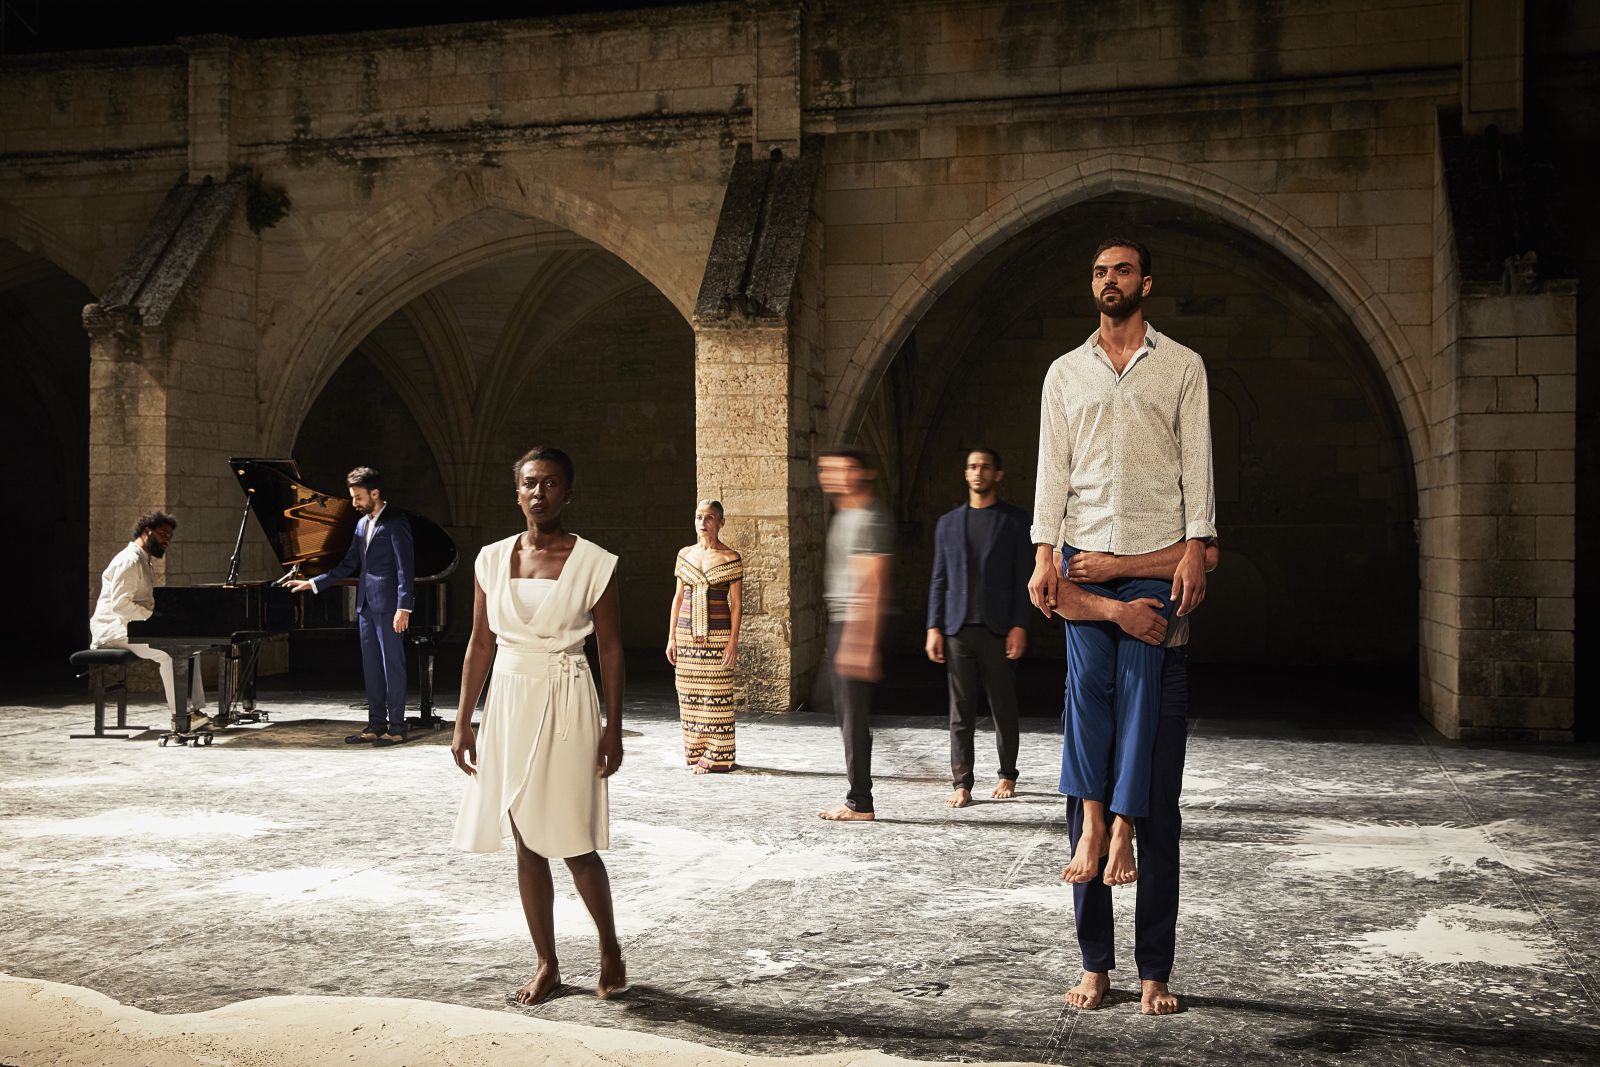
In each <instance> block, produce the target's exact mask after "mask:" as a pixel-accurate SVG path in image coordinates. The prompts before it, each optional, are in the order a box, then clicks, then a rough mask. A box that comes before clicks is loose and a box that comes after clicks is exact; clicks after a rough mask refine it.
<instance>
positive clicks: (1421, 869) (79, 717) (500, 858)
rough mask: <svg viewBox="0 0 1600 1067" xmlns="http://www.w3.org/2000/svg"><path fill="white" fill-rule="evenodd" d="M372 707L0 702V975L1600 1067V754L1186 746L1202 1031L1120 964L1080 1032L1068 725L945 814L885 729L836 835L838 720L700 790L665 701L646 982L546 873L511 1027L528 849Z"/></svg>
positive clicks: (144, 986) (662, 1017) (1302, 1056)
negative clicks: (162, 713)
mask: <svg viewBox="0 0 1600 1067" xmlns="http://www.w3.org/2000/svg"><path fill="white" fill-rule="evenodd" d="M355 697H356V694H354V693H350V692H296V693H290V692H278V693H270V694H269V697H268V699H267V700H265V701H264V703H265V704H267V706H269V707H271V708H272V711H273V719H272V721H271V723H269V724H266V725H263V726H258V727H242V728H236V729H231V730H229V731H227V732H225V733H224V734H222V735H221V736H220V737H219V738H218V740H217V742H216V743H215V744H214V745H213V746H212V747H210V748H202V749H198V750H191V749H180V748H161V747H158V746H157V745H156V744H155V743H154V742H153V741H152V740H150V739H149V737H145V738H143V739H136V740H130V741H69V740H68V739H67V736H66V735H67V733H68V732H69V731H70V730H75V729H78V728H81V726H82V725H83V724H84V723H85V722H86V719H87V714H86V711H85V709H84V708H83V707H82V704H81V699H82V698H81V695H79V694H76V693H73V694H58V695H55V696H51V695H49V694H36V695H33V696H30V697H29V699H28V700H27V702H26V706H24V705H23V704H22V703H20V702H13V701H11V700H9V699H7V700H5V701H4V704H5V705H6V706H0V865H3V867H4V869H5V870H6V871H7V872H8V873H7V876H6V878H5V884H4V888H0V970H3V971H5V972H8V973H10V974H13V975H18V976H23V977H28V978H37V979H44V980H49V981H53V982H62V983H69V984H72V985H78V986H85V987H89V988H90V989H93V990H96V991H98V992H100V993H104V994H106V995H108V996H111V997H113V998H115V999H117V1000H120V1001H123V1002H125V1003H128V1004H131V1005H134V1006H137V1007H139V1008H145V1009H150V1010H154V1011H159V1012H181V1011H200V1010H205V1009H208V1008H213V1007H217V1006H220V1005H224V1004H228V1003H231V1002H235V1001H240V1000H244V999H248V998H254V997H262V996H268V995H276V994H334V995H357V994H361V995H370V996H384V997H412V998H423V999H428V1000H435V1001H442V1002H447V1003H454V1004H460V1005H468V1006H476V1007H487V1008H494V1009H498V1010H503V1011H506V1012H525V1013H528V1014H531V1015H534V1016H536V1017H540V1018H544V1019H550V1020H564V1021H571V1022H575V1023H584V1024H591V1025H595V1026H603V1027H622V1028H628V1029H633V1030H640V1031H646V1032H649V1033H652V1034H657V1035H661V1036H665V1037H673V1038H682V1039H687V1040H692V1041H697V1042H701V1043H704V1044H708V1045H713V1046H717V1047H721V1048H726V1049H730V1050H734V1051H738V1052H744V1053H752V1054H756V1053H761V1054H788V1053H817V1052H829V1051H835V1050H843V1049H850V1048H873V1049H880V1050H884V1051H887V1052H890V1053H893V1054H896V1055H900V1056H905V1057H911V1058H921V1059H929V1060H955V1059H962V1060H1020V1061H1030V1062H1069V1061H1080V1060H1084V1059H1091V1060H1093V1061H1095V1062H1099V1063H1106V1064H1123V1063H1127V1064H1133V1063H1143V1062H1161V1063H1179V1062H1181V1063H1185V1064H1196V1063H1217V1064H1224V1063H1226V1064H1251V1063H1306V1064H1312V1063H1328V1062H1339V1063H1364V1064H1365V1063H1371V1064H1444V1063H1485V1062H1493V1063H1530V1064H1531V1063H1559V1064H1579V1063H1593V1062H1595V1060H1596V1049H1597V1048H1600V1024H1597V1023H1596V1021H1595V1020H1596V1016H1597V1009H1600V1000H1597V983H1596V978H1597V976H1600V936H1597V932H1600V881H1597V875H1600V847H1597V843H1596V830H1595V827H1596V825H1597V816H1600V784H1597V781H1596V775H1595V771H1596V769H1597V764H1600V751H1597V750H1596V749H1595V748H1593V747H1579V748H1572V747H1568V748H1540V749H1535V748H1489V747H1463V746H1459V745H1451V744H1448V743H1445V742H1442V741H1440V740H1439V739H1438V738H1437V737H1436V736H1430V735H1429V734H1427V733H1426V732H1425V730H1424V729H1423V728H1422V727H1421V726H1420V725H1419V724H1417V723H1414V722H1411V721H1408V720H1402V721H1398V722H1394V723H1388V724H1385V723H1381V722H1380V723H1376V724H1371V723H1369V724H1367V725H1363V726H1361V727H1359V728H1350V729H1342V730H1340V729H1319V728H1314V727H1310V726H1306V725H1304V724H1295V723H1294V722H1292V721H1286V720H1282V719H1279V720H1273V719H1264V718H1253V719H1249V720H1231V719H1220V718H1202V719H1199V720H1197V721H1196V722H1195V724H1194V730H1193V737H1192V740H1191V744H1190V756H1189V765H1188V774H1187V778H1186V782H1185V805H1186V810H1185V819H1186V824H1185V826H1186V828H1185V852H1184V879H1185V882H1184V886H1185V901H1184V905H1183V912H1182V917H1181V920H1180V928H1179V937H1180V959H1179V967H1178V970H1177V973H1176V974H1175V976H1174V987H1175V988H1176V989H1178V990H1179V991H1180V992H1181V993H1183V994H1185V995H1186V997H1187V1003H1188V1008H1189V1010H1188V1011H1187V1012H1186V1013H1184V1014H1183V1015H1180V1016H1177V1017H1173V1018H1167V1019H1152V1018H1144V1017H1141V1016H1140V1015H1139V1014H1138V1012H1137V1001H1136V998H1135V997H1134V996H1133V990H1134V989H1135V988H1136V985H1137V983H1136V982H1135V981H1134V976H1133V974H1132V972H1131V970H1130V969H1124V970H1121V971H1119V972H1117V973H1116V974H1115V975H1113V979H1114V982H1115V985H1116V989H1117V992H1116V995H1115V998H1114V1000H1113V1001H1112V1003H1111V1004H1110V1006H1109V1007H1108V1008H1106V1009H1104V1010H1102V1011H1099V1012H1095V1013H1086V1014H1080V1013H1076V1012H1073V1011H1071V1010H1069V1009H1065V1008H1063V1007H1062V1005H1061V999H1060V994H1061V991H1062V990H1063V989H1064V988H1065V987H1066V986H1068V985H1070V984H1071V982H1072V981H1073V980H1075V979H1076V977H1077V962H1076V959H1075V952H1074V945H1073V940H1072V914H1071V894H1070V892H1069V890H1068V889H1067V888H1066V887H1064V886H1063V885H1062V884H1061V883H1060V882H1059V881H1058V880H1057V879H1058V877H1059V874H1060V869H1061V866H1062V863H1063V860H1064V855H1063V850H1064V834H1063V829H1062V825H1061V802H1060V798H1058V797H1057V796H1056V795H1055V791H1054V781H1055V769H1056V767H1057V765H1058V762H1059V758H1060V739H1059V736H1058V735H1057V734H1055V733H1054V732H1053V731H1052V727H1053V726H1054V723H1053V721H1052V720H1050V719H1048V718H1044V719H1033V720H1029V721H1028V724H1027V732H1026V733H1025V735H1024V737H1023V759H1022V772H1023V780H1022V783H1021V795H1020V796H1019V797H1018V798H1017V799H1016V800H1014V801H1009V802H990V801H985V802H982V803H979V804H976V805H974V806H973V807H972V808H969V809H967V810H964V811H959V812H951V811H947V810H946V809H945V808H944V807H943V806H942V803H941V801H942V798H943V796H944V795H945V793H946V790H947V786H946V783H945V780H944V770H945V764H946V760H947V748H946V745H947V741H946V735H945V732H944V730H943V728H942V724H941V723H940V721H939V720H938V719H937V718H936V717H921V718H918V717H906V716H896V717H885V718H884V719H882V720H881V721H880V722H879V723H878V728H877V734H876V736H877V752H876V760H875V761H876V769H877V771H878V779H879V783H880V785H879V794H878V805H879V813H880V821H879V822H878V823H877V824H876V825H865V826H861V825H858V826H830V825H826V824H823V823H821V822H819V821H818V820H817V819H816V818H815V816H814V813H815V811H816V810H817V809H818V808H819V807H821V806H823V805H830V804H832V803H834V802H836V801H837V800H838V799H840V796H841V793H842V788H843V787H842V779H841V773H842V762H843V760H842V753H841V748H840V744H839V738H838V734H837V731H836V730H835V729H834V728H833V727H832V725H831V723H830V722H829V721H828V720H827V719H825V718H823V717H822V716H820V715H815V714H799V715H794V716H788V717H782V718H774V717H752V718H750V719H747V720H745V721H742V722H741V724H740V727H739V755H740V762H741V763H742V764H743V765H744V767H745V771H744V772H743V773H739V774H734V775H729V776H722V777H699V778H696V777H692V776H690V775H688V774H687V773H685V771H684V769H683V767H682V765H681V761H680V756H679V752H680V750H679V740H678V734H677V729H676V722H675V718H674V716H673V712H672V704H671V701H670V694H669V693H668V692H667V691H666V690H665V688H664V687H663V686H661V685H660V684H655V685H648V684H647V685H644V686H639V687H636V688H635V690H634V695H633V696H632V697H631V698H630V700H629V707H628V724H627V725H628V730H629V733H628V736H627V741H626V744H627V755H626V762H625V763H624V766H623V768H622V771H621V772H620V774H619V775H618V776H617V777H616V778H615V779H613V785H612V791H611V812H612V840H613V849H612V851H611V852H610V853H609V854H608V855H607V863H608V864H609V866H610V869H611V875H612V880H613V885H614V888H615V896H616V901H617V911H618V918H619V923H620V927H621V931H622V934H623V937H624V945H625V950H626V952H627V957H628V964H629V974H630V977H631V979H632V981H633V987H632V989H631V991H630V992H629V993H628V994H627V995H626V996H625V997H623V998H622V999H620V1000H617V1001H613V1002H609V1003H602V1002H598V1001H596V1000H595V999H594V998H593V997H592V996H590V995H587V989H588V988H591V987H592V983H593V981H594V978H595V969H596V956H595V949H594V943H593V936H592V928H591V927H590V926H589V923H588V919H587V916H586V915H585V913H584V912H583V910H582V907H581V905H580V904H579V903H578V901H577V899H576V896H575V894H573V892H572V891H571V884H570V881H569V880H567V879H566V877H565V874H564V872H558V874H557V886H558V889H559V890H560V893H561V900H560V901H559V903H558V911H557V926H558V930H559V934H560V951H561V955H562V961H563V962H562V970H563V975H564V977H565V978H566V979H567V981H568V982H569V983H570V990H571V991H570V995H565V996H561V997H559V998H557V999H555V1000H553V1001H551V1002H549V1003H547V1004H545V1005H542V1006H539V1007H537V1008H532V1009H525V1008H520V1007H517V1006H515V1005H513V1004H509V1003H508V1002H507V1000H506V996H507V993H508V991H509V990H511V989H512V988H513V987H515V986H516V985H517V984H518V983H520V982H521V981H522V980H523V979H524V978H525V977H526V975H527V973H528V972H529V969H530V963H531V950H530V947H529V944H528V941H527V935H526V931H525V928H524V926H523V921H522V916H521V913H520V911H519V909H518V906H517V901H516V895H515V888H514V867H513V861H512V856H511V854H510V853H509V852H501V853H499V854H496V855H490V856H473V855H465V854H460V853H456V852H454V851H452V850H451V849H450V847H449V845H448V837H449V828H450V826H451V823H452V820H453V817H454V813H455V808H456V804H457V800H458V798H459V796H460V793H461V789H462V778H461V776H460V774H459V772H458V771H456V770H455V768H454V767H453V765H452V763H451V761H450V757H449V753H448V751H447V742H448V738H447V735H444V734H440V735H436V736H430V737H427V738H425V739H424V740H423V741H422V742H421V743H414V744H412V745H410V746H407V747H404V748H399V749H392V750H387V751H374V750H371V749H367V748H360V749H357V748H349V747H346V746H345V745H343V744H341V743H340V738H341V737H342V736H343V735H344V734H345V733H346V732H348V726H349V724H350V723H352V722H354V721H357V720H358V719H359V717H360V716H359V714H358V713H356V712H353V711H352V710H351V708H350V704H351V702H352V700H354V699H355ZM146 708H147V709H149V705H146ZM1286 710H1288V711H1293V710H1294V709H1286ZM156 718H157V715H156V714H155V712H154V710H153V709H149V710H146V712H145V714H144V715H142V716H138V719H142V720H143V721H154V720H155V719H156ZM136 721H137V720H136ZM979 741H980V745H987V744H988V743H989V741H990V735H988V734H983V735H980V739H979ZM980 753H981V757H980V768H982V767H985V766H992V756H991V755H990V754H989V752H988V751H986V750H985V749H983V748H980ZM980 795H983V794H980ZM1132 897H1133V893H1132V891H1131V890H1129V891H1123V892H1121V893H1119V896H1118V901H1119V910H1120V913H1121V914H1119V921H1120V922H1122V923H1123V926H1124V930H1123V934H1124V938H1123V940H1124V944H1125V945H1127V946H1128V954H1129V956H1130V958H1129V959H1127V960H1125V961H1124V962H1125V963H1131V928H1130V927H1129V925H1128V923H1127V920H1128V919H1130V918H1131V912H1132V907H1131V904H1132Z"/></svg>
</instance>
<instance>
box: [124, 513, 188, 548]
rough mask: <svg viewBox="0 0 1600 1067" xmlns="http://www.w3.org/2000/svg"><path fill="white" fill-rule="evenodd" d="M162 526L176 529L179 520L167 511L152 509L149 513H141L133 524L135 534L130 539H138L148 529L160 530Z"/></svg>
mask: <svg viewBox="0 0 1600 1067" xmlns="http://www.w3.org/2000/svg"><path fill="white" fill-rule="evenodd" d="M162 527H165V528H167V529H169V530H176V529H177V528H178V520H177V519H175V518H173V517H172V516H171V515H168V514H167V513H166V512H165V511H152V512H149V513H148V514H145V515H140V516H139V518H138V520H137V521H136V522H135V523H134V524H133V536H132V537H130V538H128V540H130V541H137V540H139V538H141V537H143V536H144V532H145V531H146V530H159V529H161V528H162Z"/></svg>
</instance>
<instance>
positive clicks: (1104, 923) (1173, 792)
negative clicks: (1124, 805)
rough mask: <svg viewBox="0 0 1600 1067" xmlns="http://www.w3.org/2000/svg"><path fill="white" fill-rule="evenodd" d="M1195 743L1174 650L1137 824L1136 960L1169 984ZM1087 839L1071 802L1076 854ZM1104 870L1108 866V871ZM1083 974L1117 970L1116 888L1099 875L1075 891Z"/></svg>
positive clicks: (1182, 657) (1166, 663)
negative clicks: (1188, 766) (1182, 808)
mask: <svg viewBox="0 0 1600 1067" xmlns="http://www.w3.org/2000/svg"><path fill="white" fill-rule="evenodd" d="M1188 740H1189V650H1188V649H1186V648H1169V649H1166V650H1165V652H1164V655H1163V661H1162V670H1161V705H1160V716H1159V719H1158V721H1157V724H1156V732H1155V741H1154V748H1153V749H1152V752H1151V759H1150V810H1149V813H1148V814H1146V815H1145V816H1144V817H1143V818H1139V819H1135V820H1134V833H1135V841H1136V842H1137V844H1138V849H1139V880H1138V881H1137V882H1135V883H1134V885H1135V886H1136V887H1137V888H1136V890H1135V891H1136V892H1137V893H1138V897H1137V899H1136V902H1135V904H1134V912H1133V960H1134V962H1135V963H1136V964H1138V967H1139V977H1140V978H1141V979H1143V980H1145V981H1151V982H1165V981H1168V980H1169V978H1170V977H1171V975H1172V958H1173V954H1174V952H1175V951H1176V947H1177V931H1178V836H1179V834H1180V832H1181V831H1182V829H1183V816H1182V815H1181V814H1180V813H1179V811H1178V794H1179V792H1180V791H1181V790H1182V789H1183V757H1184V751H1185V749H1186V748H1187V746H1188ZM1082 833H1083V801H1082V800H1080V799H1078V798H1077V797H1069V798H1068V799H1067V838H1068V841H1069V842H1070V844H1071V847H1072V849H1073V850H1076V849H1077V847H1078V838H1079V836H1081V835H1082ZM1102 870H1103V867H1102ZM1072 904H1073V912H1074V913H1075V915H1076V917H1077V921H1078V948H1079V949H1080V950H1082V952H1083V969H1084V970H1086V971H1110V970H1114V969H1115V968H1116V966H1117V954H1116V932H1115V927H1114V925H1113V923H1112V917H1111V887H1110V886H1108V885H1106V884H1105V882H1104V881H1102V880H1101V875H1100V873H1099V872H1097V873H1096V874H1095V876H1094V880H1093V881H1091V882H1084V883H1082V884H1080V885H1074V886H1073V887H1072Z"/></svg>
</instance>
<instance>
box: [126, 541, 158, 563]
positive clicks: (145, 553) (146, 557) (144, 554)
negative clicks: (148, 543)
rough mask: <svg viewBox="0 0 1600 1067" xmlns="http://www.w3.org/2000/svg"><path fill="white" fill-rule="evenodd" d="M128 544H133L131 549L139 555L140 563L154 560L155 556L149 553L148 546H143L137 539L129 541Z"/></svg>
mask: <svg viewBox="0 0 1600 1067" xmlns="http://www.w3.org/2000/svg"><path fill="white" fill-rule="evenodd" d="M128 544H130V545H132V546H133V551H134V553H135V554H136V555H137V556H138V557H139V562H140V563H154V562H155V559H156V558H155V557H154V556H152V555H151V554H150V550H149V549H148V548H146V547H144V546H143V545H141V544H140V543H139V542H137V541H129V542H128Z"/></svg>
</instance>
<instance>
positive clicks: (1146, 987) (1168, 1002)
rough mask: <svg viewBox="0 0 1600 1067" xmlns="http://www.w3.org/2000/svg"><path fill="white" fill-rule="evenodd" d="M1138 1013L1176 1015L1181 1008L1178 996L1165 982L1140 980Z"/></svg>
mask: <svg viewBox="0 0 1600 1067" xmlns="http://www.w3.org/2000/svg"><path fill="white" fill-rule="evenodd" d="M1139 985H1140V987H1141V989H1140V993H1139V1013H1140V1014H1141V1015H1176V1014H1178V1012H1179V1011H1181V1010H1182V1008H1181V1007H1180V1006H1179V1004H1178V997H1177V995H1176V994H1175V993H1173V992H1172V991H1171V990H1169V989H1168V988H1167V983H1165V982H1140V983H1139Z"/></svg>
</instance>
